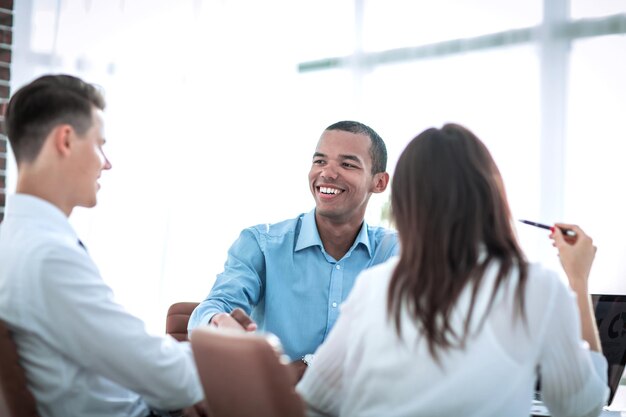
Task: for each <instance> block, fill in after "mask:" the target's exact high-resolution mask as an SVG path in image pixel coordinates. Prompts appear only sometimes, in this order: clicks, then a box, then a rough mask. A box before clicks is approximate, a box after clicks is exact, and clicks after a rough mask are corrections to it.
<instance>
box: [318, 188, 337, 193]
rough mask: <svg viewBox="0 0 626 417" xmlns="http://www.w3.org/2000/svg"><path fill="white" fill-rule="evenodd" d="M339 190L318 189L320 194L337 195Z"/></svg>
mask: <svg viewBox="0 0 626 417" xmlns="http://www.w3.org/2000/svg"><path fill="white" fill-rule="evenodd" d="M340 192H341V190H338V189H336V188H328V187H320V193H322V194H339V193H340Z"/></svg>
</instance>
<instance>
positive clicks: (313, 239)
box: [296, 209, 372, 257]
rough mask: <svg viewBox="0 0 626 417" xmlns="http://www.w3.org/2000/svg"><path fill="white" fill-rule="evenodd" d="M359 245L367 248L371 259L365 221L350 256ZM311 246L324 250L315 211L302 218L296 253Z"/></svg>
mask: <svg viewBox="0 0 626 417" xmlns="http://www.w3.org/2000/svg"><path fill="white" fill-rule="evenodd" d="M359 243H361V244H363V245H364V246H365V247H366V248H367V253H368V254H369V256H370V257H371V256H372V249H371V246H370V240H369V236H368V234H367V223H365V221H363V224H362V225H361V230H360V231H359V234H358V235H357V236H356V239H355V240H354V243H353V244H352V247H351V248H350V250H349V251H348V254H349V253H351V252H352V251H353V250H354V248H356V247H357V245H359ZM311 246H319V247H320V248H322V249H323V248H324V245H323V244H322V239H321V238H320V234H319V232H318V231H317V223H315V209H313V210H311V211H310V212H308V213H306V214H305V215H304V216H302V226H301V227H300V234H299V235H298V241H297V242H296V252H297V251H299V250H302V249H306V248H308V247H311Z"/></svg>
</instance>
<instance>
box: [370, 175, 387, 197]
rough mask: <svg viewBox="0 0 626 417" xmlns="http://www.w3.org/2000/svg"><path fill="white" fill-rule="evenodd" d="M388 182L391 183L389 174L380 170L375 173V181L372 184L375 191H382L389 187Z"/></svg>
mask: <svg viewBox="0 0 626 417" xmlns="http://www.w3.org/2000/svg"><path fill="white" fill-rule="evenodd" d="M387 184H389V174H388V173H386V172H379V173H378V174H374V181H373V186H372V192H373V193H382V192H383V191H385V190H386V189H387Z"/></svg>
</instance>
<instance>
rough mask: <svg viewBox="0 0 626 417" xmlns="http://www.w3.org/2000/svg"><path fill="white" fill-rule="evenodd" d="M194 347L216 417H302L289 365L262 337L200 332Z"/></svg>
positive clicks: (209, 330) (194, 334) (202, 329)
mask: <svg viewBox="0 0 626 417" xmlns="http://www.w3.org/2000/svg"><path fill="white" fill-rule="evenodd" d="M191 348H192V350H193V355H194V358H195V361H196V366H197V367H198V372H199V374H200V380H201V381H202V386H203V387H204V394H205V397H206V400H207V403H208V406H209V408H210V411H211V413H210V414H211V417H245V416H256V417H303V416H304V403H303V401H302V400H301V398H300V396H299V395H298V394H297V393H296V391H295V386H294V383H293V376H292V374H291V373H290V370H289V368H288V367H287V365H285V364H283V363H281V361H280V360H279V357H278V355H277V353H276V351H275V349H274V348H273V347H272V345H271V344H270V343H269V342H268V340H267V339H266V338H265V337H263V336H261V335H258V334H254V333H242V332H231V331H225V330H217V329H214V328H210V327H209V326H205V327H200V328H197V329H195V330H194V331H193V332H192V334H191Z"/></svg>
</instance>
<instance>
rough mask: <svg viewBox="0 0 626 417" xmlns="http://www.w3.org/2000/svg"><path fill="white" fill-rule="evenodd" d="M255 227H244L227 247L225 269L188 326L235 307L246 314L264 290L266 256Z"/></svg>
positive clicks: (205, 321) (204, 321)
mask: <svg viewBox="0 0 626 417" xmlns="http://www.w3.org/2000/svg"><path fill="white" fill-rule="evenodd" d="M259 240H260V236H259V235H258V233H257V232H256V231H255V230H254V229H245V230H244V231H242V232H241V234H240V236H239V238H238V239H237V240H236V241H235V243H233V245H232V246H231V247H230V249H229V250H228V257H227V259H226V263H225V264H224V272H222V273H221V274H219V275H218V276H217V279H216V280H215V284H214V285H213V288H212V289H211V292H210V293H209V295H208V297H207V298H206V299H205V300H204V301H202V302H201V303H200V305H198V307H196V309H195V310H194V311H193V313H192V314H191V317H190V319H189V324H188V330H189V331H191V330H192V329H194V328H196V327H198V326H201V325H206V324H208V323H209V321H210V320H211V318H212V317H213V316H214V315H215V314H217V313H230V312H231V311H233V310H234V309H235V308H237V307H239V308H241V309H243V310H244V311H245V312H246V313H247V314H248V315H249V314H251V311H252V308H253V307H254V306H256V305H257V304H258V303H259V301H260V300H261V298H262V295H263V293H264V281H265V257H264V254H263V251H262V248H261V245H260V243H259Z"/></svg>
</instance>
